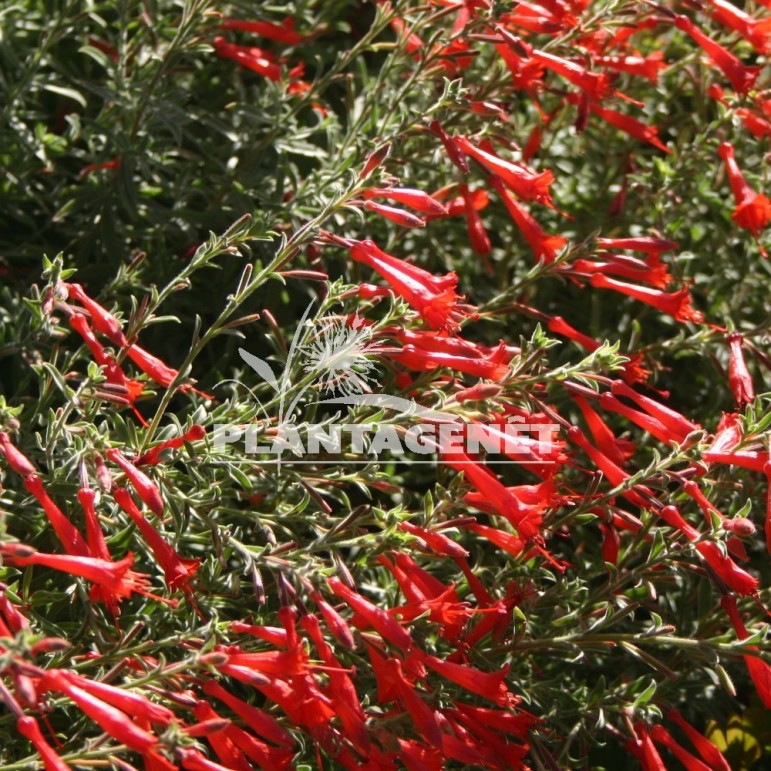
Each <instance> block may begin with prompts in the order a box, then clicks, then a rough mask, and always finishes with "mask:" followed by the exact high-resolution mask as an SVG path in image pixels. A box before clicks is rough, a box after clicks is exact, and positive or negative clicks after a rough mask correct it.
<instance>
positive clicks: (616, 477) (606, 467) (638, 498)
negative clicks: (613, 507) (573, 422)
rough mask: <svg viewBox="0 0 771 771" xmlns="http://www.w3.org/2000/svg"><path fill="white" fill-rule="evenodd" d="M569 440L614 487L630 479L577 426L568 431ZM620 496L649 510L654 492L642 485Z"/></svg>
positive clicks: (625, 491)
mask: <svg viewBox="0 0 771 771" xmlns="http://www.w3.org/2000/svg"><path fill="white" fill-rule="evenodd" d="M568 439H570V441H571V442H574V443H575V444H577V445H578V446H579V447H580V448H581V449H582V450H583V451H584V452H585V453H586V454H587V455H588V456H589V458H590V460H591V461H592V462H593V463H594V465H595V466H597V468H598V469H599V470H600V471H601V472H602V473H603V474H604V475H605V476H606V477H607V479H608V481H609V482H610V484H611V485H613V487H620V486H621V485H622V484H623V483H624V482H625V481H626V480H627V479H629V474H627V473H626V472H625V471H624V470H623V469H620V468H619V467H618V466H617V465H616V464H615V463H613V461H612V460H610V458H608V457H607V456H606V455H605V454H604V453H602V452H600V451H599V450H598V449H597V448H596V447H594V446H592V445H591V444H590V443H589V441H588V440H587V438H586V437H585V436H584V435H583V433H581V430H580V429H579V428H578V427H577V426H572V427H571V428H570V429H568ZM638 491H639V492H638ZM620 494H621V496H622V497H624V498H626V499H627V500H628V501H630V502H631V503H634V504H635V505H636V506H639V507H640V508H648V505H649V503H648V501H649V500H650V499H651V498H652V497H653V491H652V490H651V489H650V488H649V487H646V486H644V485H640V484H638V485H635V486H634V487H633V488H632V489H631V490H624V491H623V492H622V493H620Z"/></svg>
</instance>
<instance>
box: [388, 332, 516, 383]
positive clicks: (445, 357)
mask: <svg viewBox="0 0 771 771" xmlns="http://www.w3.org/2000/svg"><path fill="white" fill-rule="evenodd" d="M437 342H438V343H439V342H441V340H440V339H438V338H437ZM389 356H390V358H391V359H393V360H394V361H397V362H399V364H402V365H404V366H405V367H407V369H410V370H413V371H424V372H431V371H432V370H434V369H436V368H437V367H448V368H449V369H453V370H455V371H456V372H465V373H466V374H467V375H472V376H473V377H481V378H485V379H487V380H502V379H503V378H504V377H506V375H508V374H509V367H508V364H507V363H506V361H507V359H508V358H509V357H508V355H507V351H506V346H505V344H503V343H502V344H501V346H500V347H499V348H498V349H497V352H496V353H495V354H493V355H492V356H490V357H489V358H484V359H482V358H476V357H473V358H472V357H465V356H459V355H457V354H454V353H445V352H443V351H436V350H435V351H430V350H426V349H425V348H419V347H417V346H414V345H405V346H404V348H402V349H401V350H399V351H394V352H393V353H390V354H389Z"/></svg>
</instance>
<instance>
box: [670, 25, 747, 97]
mask: <svg viewBox="0 0 771 771" xmlns="http://www.w3.org/2000/svg"><path fill="white" fill-rule="evenodd" d="M675 26H676V27H677V28H678V29H679V30H682V31H683V32H685V33H686V34H687V35H689V36H690V37H691V38H693V40H695V41H696V43H698V45H699V46H701V48H702V49H703V50H704V52H705V53H706V54H707V55H708V56H709V58H710V59H712V61H713V62H715V64H716V65H717V66H718V67H719V68H720V69H721V70H722V71H723V74H724V75H725V76H726V77H727V78H728V80H729V81H730V83H731V85H732V86H733V88H734V90H735V91H738V92H739V93H740V94H746V93H747V92H748V91H749V90H750V89H751V88H752V87H753V86H754V85H755V81H756V80H757V77H758V73H759V72H760V67H746V66H745V65H743V64H742V63H741V62H740V61H739V60H738V59H737V58H736V57H735V56H734V55H733V54H732V53H731V52H730V51H727V50H726V49H725V48H723V46H721V45H720V44H719V43H716V42H715V41H714V40H713V39H712V38H711V37H709V36H708V35H705V34H704V33H703V32H702V31H701V30H700V29H699V28H698V27H697V26H696V25H695V24H694V23H693V22H692V21H691V20H690V19H689V18H688V17H687V16H683V15H681V14H678V15H677V16H675Z"/></svg>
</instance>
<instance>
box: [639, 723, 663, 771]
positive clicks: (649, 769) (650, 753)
mask: <svg viewBox="0 0 771 771" xmlns="http://www.w3.org/2000/svg"><path fill="white" fill-rule="evenodd" d="M634 731H635V734H636V735H637V739H638V741H639V742H640V745H639V747H640V760H641V762H642V766H643V771H667V767H666V766H665V765H664V761H663V760H662V759H661V755H659V753H658V751H657V750H656V747H655V745H654V744H653V742H652V741H651V737H650V734H649V733H648V727H647V726H646V725H645V723H635V724H634Z"/></svg>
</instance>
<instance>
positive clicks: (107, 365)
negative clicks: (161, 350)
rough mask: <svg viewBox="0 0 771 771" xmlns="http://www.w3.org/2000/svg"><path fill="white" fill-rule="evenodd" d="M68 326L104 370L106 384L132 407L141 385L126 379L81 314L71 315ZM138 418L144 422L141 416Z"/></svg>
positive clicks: (139, 392) (140, 391) (139, 393)
mask: <svg viewBox="0 0 771 771" xmlns="http://www.w3.org/2000/svg"><path fill="white" fill-rule="evenodd" d="M70 326H71V327H72V328H73V329H74V330H75V331H76V332H77V333H78V334H79V335H80V336H81V337H82V338H83V341H84V342H85V343H86V345H87V346H88V349H89V350H90V351H91V355H92V356H93V357H94V361H95V362H96V363H97V364H98V365H99V366H100V367H103V368H104V375H105V378H106V379H107V382H108V383H111V384H112V385H116V386H119V387H120V388H121V389H122V390H124V391H125V392H126V398H127V399H128V401H129V403H130V404H132V405H133V404H134V402H135V401H136V399H137V397H138V396H140V395H141V394H142V384H141V383H139V382H137V381H136V380H130V379H129V378H128V377H126V373H125V372H124V371H123V370H122V369H121V368H120V367H119V366H118V364H117V363H116V361H115V359H114V358H113V357H112V355H111V354H109V353H107V351H105V349H104V346H103V345H102V344H101V343H100V342H99V341H98V340H97V339H96V336H95V335H94V333H93V332H92V330H91V328H90V327H89V325H88V319H87V318H86V317H85V316H84V315H83V314H82V313H73V314H72V315H71V316H70ZM138 417H139V418H140V419H142V422H144V419H143V418H142V416H141V415H138Z"/></svg>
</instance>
